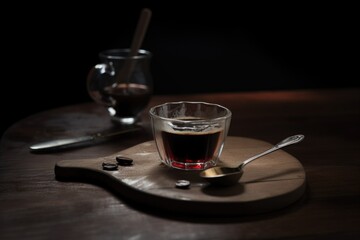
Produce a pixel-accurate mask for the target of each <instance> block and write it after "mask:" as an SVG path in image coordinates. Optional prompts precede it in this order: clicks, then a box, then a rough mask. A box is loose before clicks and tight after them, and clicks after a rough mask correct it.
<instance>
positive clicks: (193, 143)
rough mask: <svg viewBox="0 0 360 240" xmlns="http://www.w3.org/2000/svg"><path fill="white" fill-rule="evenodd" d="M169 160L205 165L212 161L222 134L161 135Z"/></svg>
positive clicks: (166, 133) (185, 133)
mask: <svg viewBox="0 0 360 240" xmlns="http://www.w3.org/2000/svg"><path fill="white" fill-rule="evenodd" d="M161 136H162V139H163V143H164V150H165V153H166V155H167V157H168V158H169V159H171V160H172V161H176V162H181V163H204V162H207V161H210V160H212V158H213V155H214V152H215V151H216V149H217V147H218V144H219V140H220V136H221V132H220V131H218V132H184V133H182V132H176V133H171V132H165V131H163V132H162V133H161Z"/></svg>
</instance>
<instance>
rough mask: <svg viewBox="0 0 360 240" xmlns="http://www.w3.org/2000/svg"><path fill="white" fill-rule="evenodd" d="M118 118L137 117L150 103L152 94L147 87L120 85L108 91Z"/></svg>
mask: <svg viewBox="0 0 360 240" xmlns="http://www.w3.org/2000/svg"><path fill="white" fill-rule="evenodd" d="M107 94H108V95H109V96H110V100H111V102H112V104H111V106H112V107H113V108H114V110H115V111H116V112H115V115H114V116H116V117H135V116H136V115H137V114H138V113H140V112H141V111H142V110H143V109H144V108H145V107H146V106H147V104H148V103H149V101H150V97H151V92H150V90H149V88H148V87H147V86H146V85H141V84H127V85H125V84H119V85H118V86H117V87H116V88H111V89H110V90H109V91H107Z"/></svg>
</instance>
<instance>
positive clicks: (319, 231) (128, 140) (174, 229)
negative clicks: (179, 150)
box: [0, 89, 360, 240]
mask: <svg viewBox="0 0 360 240" xmlns="http://www.w3.org/2000/svg"><path fill="white" fill-rule="evenodd" d="M178 100H197V101H207V102H216V103H218V104H221V105H224V106H226V107H228V108H229V109H231V111H232V113H233V116H232V121H231V126H230V129H229V136H234V137H240V138H247V139H256V140H259V141H263V142H265V143H267V144H269V143H277V142H278V141H279V140H281V139H284V138H285V137H287V136H290V135H293V134H298V133H301V134H304V135H305V137H306V138H305V139H304V141H302V142H301V143H299V144H295V145H292V146H289V147H288V148H286V149H284V151H286V153H287V154H289V155H290V156H293V157H296V159H298V160H299V161H300V162H301V165H302V166H303V168H304V171H305V173H306V188H305V193H304V194H303V196H302V197H301V198H300V199H299V200H298V201H296V202H294V203H293V204H291V205H289V206H287V207H283V208H281V209H278V210H273V211H269V212H266V213H259V214H251V215H246V216H243V215H241V216H240V215H237V216H221V217H220V216H219V217H215V216H214V217H210V216H205V217H200V216H197V217H194V216H192V215H187V214H186V213H184V214H182V213H172V212H171V213H170V212H169V211H162V210H161V209H159V208H156V207H149V205H145V204H136V203H135V202H134V201H130V200H127V199H126V198H125V197H123V196H124V195H127V193H126V192H124V193H122V195H120V196H118V195H117V194H115V193H114V191H112V190H110V189H109V188H107V187H106V186H107V185H105V186H101V185H100V186H99V184H97V183H96V182H94V183H90V182H89V181H85V182H82V181H80V180H79V181H76V182H75V181H73V180H71V181H58V180H57V179H56V176H55V173H54V166H55V165H56V163H58V162H60V161H63V160H72V161H78V160H79V161H80V160H81V159H97V158H102V157H104V156H112V155H113V154H116V153H118V152H122V151H125V150H126V149H128V148H131V147H133V146H136V145H138V144H142V143H144V142H147V141H151V140H152V139H153V137H152V132H151V129H150V127H149V118H148V115H147V113H146V112H145V113H144V115H143V125H142V126H143V127H144V129H143V131H139V132H133V133H128V134H125V135H121V136H119V137H117V138H114V139H110V140H109V141H101V142H96V143H93V144H89V145H84V146H81V147H77V148H68V149H63V150H62V151H55V152H44V153H36V154H35V153H31V152H30V151H29V146H31V145H32V144H34V143H38V142H42V141H45V140H51V139H58V138H66V137H76V136H82V135H85V134H92V133H96V132H102V131H107V130H111V129H113V128H114V125H113V124H112V122H111V121H110V119H109V116H108V113H107V111H106V109H105V108H103V107H102V106H99V105H96V104H95V103H82V104H74V105H70V106H64V107H61V108H57V109H51V110H49V111H45V112H39V113H34V114H33V115H31V116H29V117H27V118H25V119H23V120H21V121H19V122H16V123H14V125H12V126H11V127H10V128H8V130H7V131H6V132H5V134H4V135H3V136H2V138H1V142H0V239H2V240H3V239H4V240H8V239H61V240H63V239H139V240H142V239H146V240H147V239H247V240H254V239H297V240H300V239H304V240H315V239H316V240H319V239H321V240H322V239H326V240H329V239H334V240H335V239H336V240H337V239H342V240H352V239H359V238H360V228H359V226H360V204H359V203H360V174H359V172H360V165H359V159H360V151H359V146H360V138H359V135H360V108H359V106H360V89H333V90H330V89H317V90H316V89H309V90H297V91H264V92H262V91H259V92H238V93H216V94H193V95H168V96H167V95H164V96H153V98H152V100H151V102H150V104H149V107H151V106H154V105H156V104H159V103H163V102H167V101H178ZM259 150H261V149H259ZM254 152H255V149H254ZM252 153H253V152H251V154H252ZM280 153H281V152H275V153H273V154H274V155H269V157H270V156H272V157H275V156H276V154H280ZM249 154H250V153H249ZM224 156H225V155H224ZM246 157H248V156H245V155H240V154H239V159H244V158H246ZM263 160H264V161H262V160H260V159H259V160H257V161H255V162H253V163H251V164H249V165H248V169H247V170H248V171H247V174H255V170H254V168H255V166H256V165H257V164H265V163H269V164H270V161H265V160H270V159H265V158H264V159H263ZM223 161H225V158H224V159H223ZM252 164H254V165H252ZM251 165H252V166H251ZM251 167H252V168H253V169H251ZM248 177H250V176H248ZM213 209H214V207H213V208H210V210H213Z"/></svg>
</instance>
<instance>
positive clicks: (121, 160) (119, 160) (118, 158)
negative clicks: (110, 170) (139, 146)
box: [116, 156, 133, 166]
mask: <svg viewBox="0 0 360 240" xmlns="http://www.w3.org/2000/svg"><path fill="white" fill-rule="evenodd" d="M116 161H117V163H118V164H119V165H120V166H130V165H132V164H133V160H132V159H131V158H128V157H123V156H116Z"/></svg>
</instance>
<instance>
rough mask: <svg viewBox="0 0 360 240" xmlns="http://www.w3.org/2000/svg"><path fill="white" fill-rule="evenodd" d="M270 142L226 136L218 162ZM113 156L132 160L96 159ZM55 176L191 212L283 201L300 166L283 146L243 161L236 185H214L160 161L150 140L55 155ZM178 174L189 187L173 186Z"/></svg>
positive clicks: (301, 185)
mask: <svg viewBox="0 0 360 240" xmlns="http://www.w3.org/2000/svg"><path fill="white" fill-rule="evenodd" d="M270 147H272V145H271V144H269V143H267V142H264V141H260V140H256V139H250V138H243V137H233V136H228V138H227V140H226V143H225V147H224V150H223V153H222V155H221V159H220V162H219V164H218V165H227V166H237V165H239V164H240V163H241V162H242V161H243V160H245V159H247V158H249V157H251V156H253V155H255V154H257V153H260V152H262V151H264V150H267V149H268V148H270ZM117 155H122V156H126V157H130V158H132V159H133V160H134V164H133V165H131V166H119V168H118V170H115V171H107V170H103V168H102V163H103V162H104V161H107V162H109V161H110V162H113V163H116V160H115V157H116V156H117ZM55 175H56V178H57V179H58V180H67V181H69V180H70V181H71V180H82V181H88V182H96V183H101V185H104V186H106V187H109V188H110V189H111V190H112V191H114V192H115V193H116V194H119V195H120V196H123V197H124V198H126V199H128V200H130V201H132V202H134V203H136V204H142V206H144V205H145V206H148V207H151V208H159V209H162V210H166V211H172V212H179V213H185V214H195V215H198V214H200V215H213V216H220V215H223V216H234V215H248V214H257V213H264V212H269V211H273V210H276V209H280V208H284V207H286V206H289V205H290V204H292V203H294V202H295V201H296V200H298V199H299V198H300V197H301V196H302V195H303V193H304V191H305V172H304V168H303V166H302V165H301V163H300V162H299V161H298V160H297V159H296V158H295V157H293V156H291V155H290V154H288V153H286V152H285V151H284V150H278V151H276V152H273V153H271V154H269V155H266V156H263V157H262V158H259V159H258V160H255V161H254V162H252V163H250V164H248V165H247V166H246V167H245V169H244V174H243V176H242V178H241V179H240V180H239V183H238V184H236V185H233V186H228V187H215V186H211V185H210V184H208V183H207V182H206V181H205V180H203V179H201V178H200V177H199V172H198V171H184V170H177V169H172V168H169V167H167V166H165V165H164V164H162V163H161V162H160V158H159V155H158V152H157V149H156V146H155V142H154V141H148V142H144V143H141V144H139V145H136V146H133V147H131V148H129V149H126V150H124V151H121V152H118V153H115V154H113V155H110V156H106V157H102V158H94V159H76V160H61V161H59V162H57V163H56V166H55ZM180 179H185V180H189V181H190V182H191V185H190V187H189V188H188V189H180V188H176V186H175V183H176V181H177V180H180Z"/></svg>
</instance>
